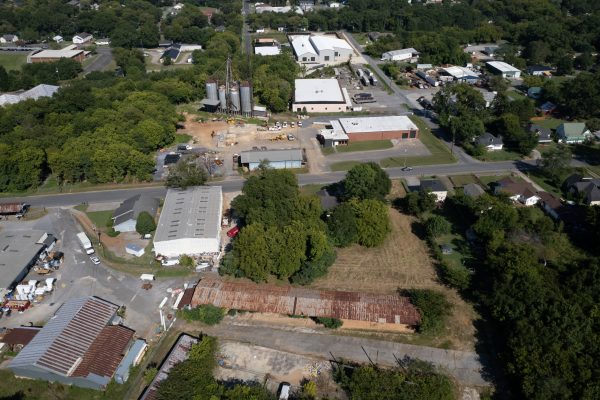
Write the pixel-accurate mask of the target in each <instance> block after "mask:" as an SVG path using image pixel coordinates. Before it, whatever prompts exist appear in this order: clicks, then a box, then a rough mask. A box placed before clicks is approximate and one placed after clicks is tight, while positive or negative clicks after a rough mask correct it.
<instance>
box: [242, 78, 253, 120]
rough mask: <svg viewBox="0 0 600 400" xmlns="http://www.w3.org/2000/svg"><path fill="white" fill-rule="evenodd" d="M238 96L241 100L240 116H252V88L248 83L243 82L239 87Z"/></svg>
mask: <svg viewBox="0 0 600 400" xmlns="http://www.w3.org/2000/svg"><path fill="white" fill-rule="evenodd" d="M240 95H241V98H242V114H244V115H245V116H251V115H252V86H250V83H249V82H243V83H242V84H241V85H240Z"/></svg>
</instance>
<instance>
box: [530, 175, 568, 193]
mask: <svg viewBox="0 0 600 400" xmlns="http://www.w3.org/2000/svg"><path fill="white" fill-rule="evenodd" d="M527 176H528V177H529V179H531V180H532V181H534V182H535V183H537V184H538V185H539V186H541V187H542V189H544V190H545V191H546V192H549V193H552V194H554V195H556V196H559V197H560V196H562V193H561V190H560V188H559V187H557V186H555V185H554V184H553V183H552V182H550V181H549V180H547V179H546V177H545V176H543V175H542V174H541V173H540V171H538V170H535V169H534V170H531V171H529V172H527Z"/></svg>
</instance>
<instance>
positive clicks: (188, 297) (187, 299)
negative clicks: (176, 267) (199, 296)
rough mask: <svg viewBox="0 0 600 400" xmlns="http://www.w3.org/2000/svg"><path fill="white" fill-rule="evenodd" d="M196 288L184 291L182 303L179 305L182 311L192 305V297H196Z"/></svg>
mask: <svg viewBox="0 0 600 400" xmlns="http://www.w3.org/2000/svg"><path fill="white" fill-rule="evenodd" d="M195 290H196V288H195V287H190V288H187V289H185V290H184V291H183V296H182V297H181V301H180V302H179V304H178V305H177V308H178V309H180V310H181V309H182V308H183V307H185V306H188V305H190V304H192V297H194V291H195Z"/></svg>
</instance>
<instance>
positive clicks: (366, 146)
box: [336, 140, 394, 153]
mask: <svg viewBox="0 0 600 400" xmlns="http://www.w3.org/2000/svg"><path fill="white" fill-rule="evenodd" d="M392 147H394V145H393V144H392V142H391V141H389V140H367V141H364V142H354V143H350V144H348V145H347V146H338V147H337V148H336V151H337V152H338V153H349V152H352V151H369V150H384V149H391V148H392Z"/></svg>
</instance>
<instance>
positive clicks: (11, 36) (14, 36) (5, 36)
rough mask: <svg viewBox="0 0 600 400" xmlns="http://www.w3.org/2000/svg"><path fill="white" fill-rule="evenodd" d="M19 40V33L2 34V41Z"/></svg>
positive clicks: (15, 41) (11, 41)
mask: <svg viewBox="0 0 600 400" xmlns="http://www.w3.org/2000/svg"><path fill="white" fill-rule="evenodd" d="M18 41H19V37H18V36H17V35H11V34H7V35H2V36H0V43H17V42H18Z"/></svg>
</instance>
